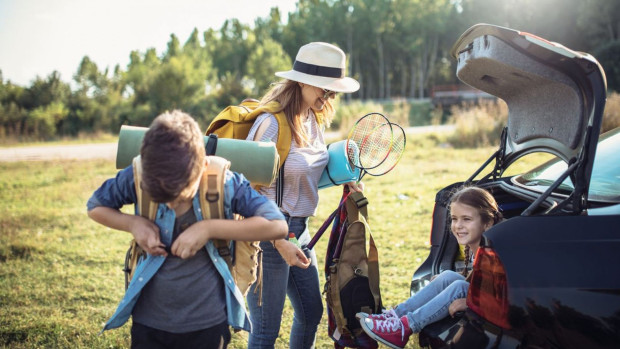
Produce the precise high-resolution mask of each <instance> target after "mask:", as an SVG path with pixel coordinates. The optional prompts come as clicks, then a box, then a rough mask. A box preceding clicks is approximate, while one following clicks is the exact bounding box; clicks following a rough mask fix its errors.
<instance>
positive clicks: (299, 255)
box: [276, 240, 311, 269]
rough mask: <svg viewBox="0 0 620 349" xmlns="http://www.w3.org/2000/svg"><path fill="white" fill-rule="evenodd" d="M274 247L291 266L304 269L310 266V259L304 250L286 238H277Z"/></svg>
mask: <svg viewBox="0 0 620 349" xmlns="http://www.w3.org/2000/svg"><path fill="white" fill-rule="evenodd" d="M276 246H277V247H276V249H277V250H278V252H279V253H280V255H281V256H282V258H283V259H284V261H285V262H286V264H288V265H289V266H291V267H300V268H302V269H306V268H308V267H309V266H310V262H311V260H310V259H309V258H308V257H306V254H305V253H304V251H302V250H301V249H300V248H299V247H297V246H296V245H295V244H294V243H292V242H290V241H287V240H277V242H276Z"/></svg>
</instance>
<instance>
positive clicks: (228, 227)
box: [171, 216, 288, 258]
mask: <svg viewBox="0 0 620 349" xmlns="http://www.w3.org/2000/svg"><path fill="white" fill-rule="evenodd" d="M287 231H288V225H287V224H286V221H284V220H280V219H276V220H268V219H266V218H263V217H259V216H255V217H248V218H245V219H241V220H231V219H207V220H204V221H199V222H196V223H194V224H192V225H191V226H189V227H188V228H187V229H185V230H184V231H183V234H181V235H179V237H178V238H177V239H176V240H175V241H174V243H173V244H172V248H171V252H172V254H173V255H175V256H179V257H181V258H189V257H191V256H193V255H194V254H196V252H198V250H200V249H201V248H203V247H204V246H205V244H206V243H207V241H209V240H211V239H223V240H238V241H255V240H275V239H283V238H284V237H285V236H286V233H287Z"/></svg>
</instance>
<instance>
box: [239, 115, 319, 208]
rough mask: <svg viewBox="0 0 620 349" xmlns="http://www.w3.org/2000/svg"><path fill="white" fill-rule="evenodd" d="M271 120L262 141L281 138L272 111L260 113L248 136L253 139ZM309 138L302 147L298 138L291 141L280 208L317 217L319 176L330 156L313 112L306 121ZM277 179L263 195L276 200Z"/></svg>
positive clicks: (265, 189)
mask: <svg viewBox="0 0 620 349" xmlns="http://www.w3.org/2000/svg"><path fill="white" fill-rule="evenodd" d="M265 120H270V125H269V127H268V128H267V130H266V131H265V133H264V134H263V136H262V137H261V139H260V140H261V141H272V142H274V143H277V141H278V128H279V126H278V121H277V120H276V117H275V116H273V115H272V114H269V113H263V114H261V115H259V116H258V118H257V119H256V121H255V122H254V125H253V126H252V128H251V129H250V133H249V134H248V137H247V139H248V140H253V139H254V135H255V134H256V131H257V130H258V128H259V126H260V125H261V124H262V123H263V122H264V121H265ZM303 127H305V130H306V133H307V135H308V139H309V141H310V142H309V143H310V144H309V145H307V146H305V147H299V146H298V144H297V143H296V142H295V138H293V139H292V140H291V149H290V151H289V153H288V156H287V158H286V161H285V162H284V177H285V179H284V191H283V195H282V196H283V198H282V207H281V210H282V212H284V213H287V214H289V215H290V216H291V217H309V216H314V214H315V213H316V208H317V206H318V204H319V187H318V184H319V179H320V178H321V174H322V173H323V170H324V169H325V166H326V165H327V161H328V160H329V155H328V154H327V147H326V146H325V139H324V138H323V132H324V130H323V128H322V127H321V126H319V124H318V122H317V121H316V117H315V116H314V114H311V116H310V117H309V118H308V120H306V121H305V122H304V123H303ZM276 182H277V181H274V183H273V184H272V185H271V186H270V187H263V188H261V190H260V192H261V194H263V195H265V196H267V197H268V198H269V199H271V200H273V201H275V197H276Z"/></svg>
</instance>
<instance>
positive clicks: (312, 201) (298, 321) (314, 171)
mask: <svg viewBox="0 0 620 349" xmlns="http://www.w3.org/2000/svg"><path fill="white" fill-rule="evenodd" d="M345 61H346V57H345V54H344V52H343V51H342V50H341V49H339V48H338V47H336V46H334V45H331V44H327V43H323V42H312V43H309V44H307V45H304V46H302V47H301V48H300V49H299V52H298V53H297V56H296V58H295V63H294V65H293V69H292V70H289V71H285V72H277V73H276V76H278V77H281V78H283V80H281V81H280V82H278V83H276V84H274V86H273V87H272V88H271V89H270V90H269V91H268V92H267V93H266V94H265V96H264V97H263V98H262V99H261V101H260V104H261V105H266V104H271V105H273V104H274V103H275V104H276V105H279V108H276V110H274V113H273V114H271V113H264V114H262V115H260V116H258V118H257V119H256V121H255V123H254V125H253V127H252V129H251V130H250V133H249V135H248V139H250V140H257V141H258V140H261V141H265V140H271V141H273V142H275V143H277V139H278V134H279V132H280V131H284V130H286V125H284V126H283V125H279V124H278V120H277V118H276V117H275V116H274V114H277V113H281V112H283V113H284V114H285V116H286V122H287V124H288V126H290V132H291V136H292V137H291V138H292V140H291V147H290V151H289V153H288V156H287V157H286V160H285V162H284V175H283V176H282V175H281V174H282V172H280V175H279V177H283V178H278V179H277V180H276V183H274V184H273V185H272V186H270V187H267V188H262V189H261V190H260V191H261V193H262V194H264V195H266V196H267V197H268V198H270V199H272V200H274V201H276V202H277V203H278V206H280V209H281V210H282V212H283V213H284V215H285V217H286V220H287V223H288V225H289V236H291V240H293V241H294V239H292V237H295V238H296V240H297V241H298V243H297V244H295V243H293V242H292V241H288V239H283V240H276V241H272V242H261V248H262V249H263V262H262V263H263V266H262V267H263V280H262V292H260V291H258V292H255V291H257V290H256V288H257V287H260V286H258V285H256V284H255V285H253V286H252V289H251V290H250V292H249V294H248V305H249V308H250V319H251V321H252V332H251V333H250V336H249V340H248V348H273V347H274V344H275V341H276V339H277V338H278V334H279V330H280V323H281V320H282V310H283V309H284V301H285V299H286V296H287V295H288V297H289V300H290V302H291V304H292V306H293V309H294V317H293V325H292V328H291V334H290V341H289V347H290V348H311V347H313V346H314V342H315V337H316V331H317V327H318V324H319V322H320V321H321V317H322V315H323V302H322V298H321V290H320V287H319V273H318V268H317V262H316V254H315V252H314V250H308V249H307V248H306V247H305V246H306V245H307V244H308V243H309V242H310V233H309V232H308V217H310V216H313V215H314V214H315V212H316V208H317V205H318V200H319V195H318V182H319V179H320V177H321V173H322V172H323V170H324V168H325V166H326V165H327V161H328V154H327V147H326V145H325V139H324V135H323V133H324V130H325V127H326V126H328V125H329V123H330V121H331V119H332V116H333V114H334V108H333V106H332V104H331V102H330V99H333V98H334V96H335V95H336V93H338V92H355V91H357V90H358V89H359V83H358V82H357V81H356V80H354V79H352V78H349V77H345ZM282 127H284V128H283V129H281V128H282ZM278 185H280V186H281V191H278V190H277V189H276V187H277V186H278ZM347 185H349V187H350V189H351V190H354V191H360V190H361V187H358V185H356V183H354V182H353V183H348V184H347ZM277 191H278V193H282V195H276V192H277ZM276 196H278V197H279V199H278V200H276ZM291 234H292V235H291ZM261 303H262V304H261Z"/></svg>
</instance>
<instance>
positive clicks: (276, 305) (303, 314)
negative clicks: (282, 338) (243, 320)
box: [247, 215, 323, 349]
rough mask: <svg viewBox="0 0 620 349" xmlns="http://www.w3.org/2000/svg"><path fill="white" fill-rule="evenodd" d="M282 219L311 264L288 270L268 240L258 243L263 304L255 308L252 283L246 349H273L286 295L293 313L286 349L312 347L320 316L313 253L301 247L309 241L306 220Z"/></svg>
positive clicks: (315, 261) (315, 262)
mask: <svg viewBox="0 0 620 349" xmlns="http://www.w3.org/2000/svg"><path fill="white" fill-rule="evenodd" d="M285 217H286V220H287V222H288V226H289V232H293V233H295V236H296V237H297V240H299V242H300V244H301V246H302V249H303V250H304V252H305V253H306V256H307V257H308V258H311V259H312V264H310V266H309V267H308V269H301V268H299V267H289V266H288V265H287V264H286V262H285V261H284V259H283V258H282V256H280V253H278V251H277V250H276V249H275V248H274V247H273V246H272V244H271V242H270V241H264V242H261V243H260V247H261V248H262V249H263V299H262V301H263V304H262V306H260V307H259V306H258V297H259V291H258V290H257V292H256V293H255V292H254V290H255V288H256V284H254V285H252V287H251V288H250V291H249V293H248V296H247V300H248V306H249V309H250V320H251V321H252V333H250V336H249V340H248V348H250V349H254V348H273V347H274V345H275V342H276V339H277V338H278V333H279V332H280V322H281V321H282V310H283V309H284V301H285V298H286V296H287V295H288V298H289V300H290V301H291V305H292V306H293V310H294V316H293V325H292V328H291V334H290V340H289V348H292V349H297V348H313V347H314V341H315V337H316V331H317V327H318V325H319V323H320V321H321V317H322V316H323V300H322V298H321V290H320V286H319V272H318V267H317V260H316V254H315V253H314V250H308V249H307V248H305V246H306V245H307V244H308V243H309V242H310V233H309V232H308V229H307V222H308V218H303V217H288V216H286V215H285Z"/></svg>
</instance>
